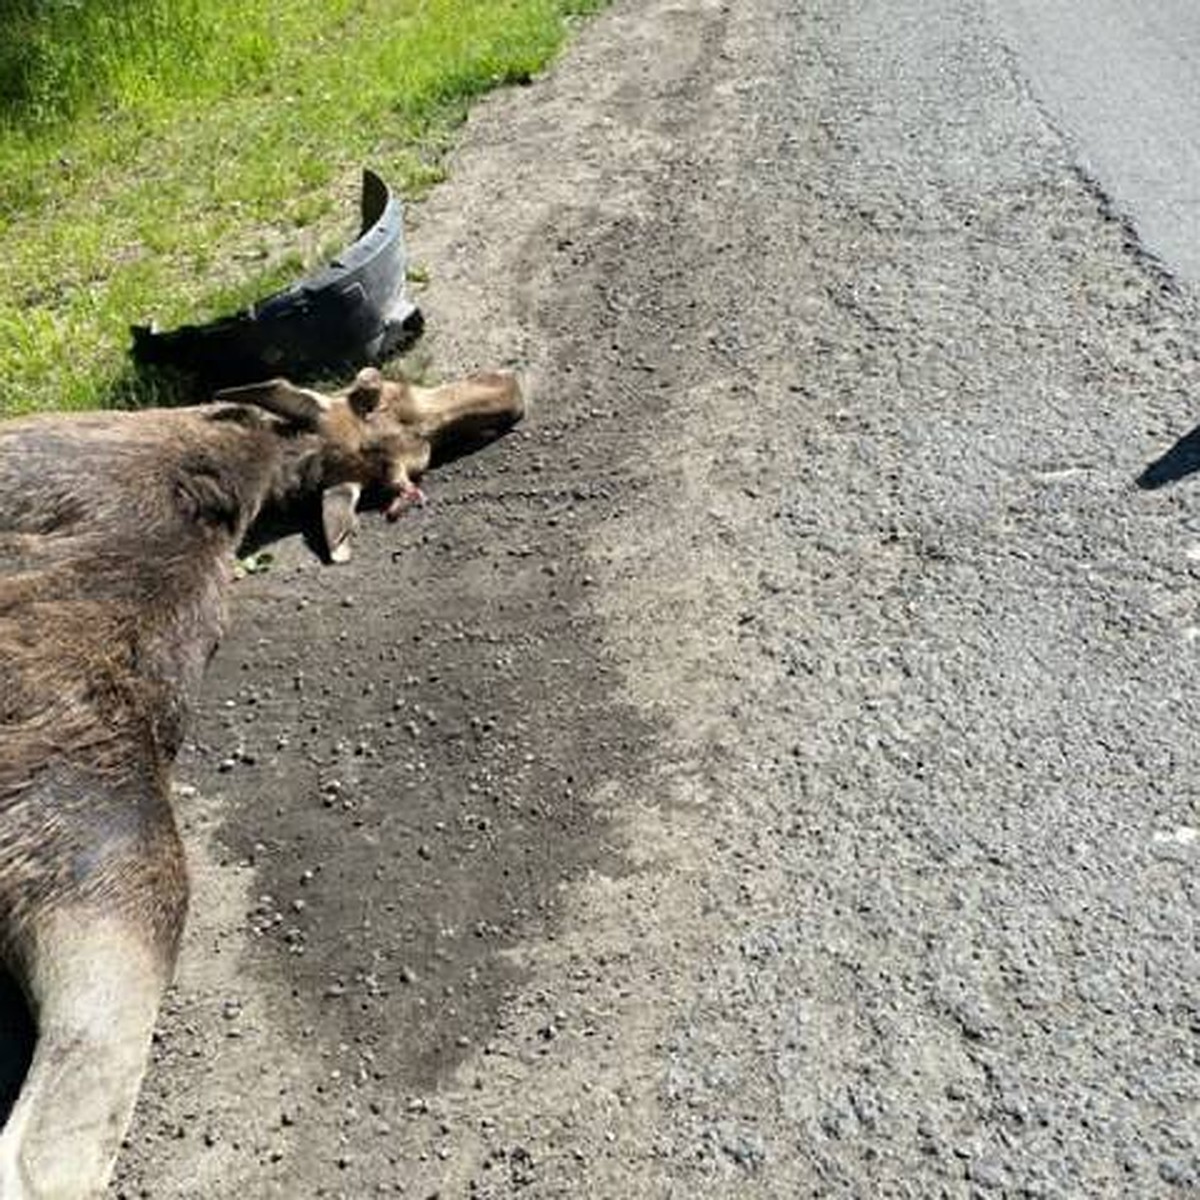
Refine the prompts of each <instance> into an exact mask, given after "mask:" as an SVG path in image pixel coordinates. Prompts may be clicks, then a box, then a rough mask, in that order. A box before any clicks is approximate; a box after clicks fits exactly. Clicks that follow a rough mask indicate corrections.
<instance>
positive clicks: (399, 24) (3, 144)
mask: <svg viewBox="0 0 1200 1200" xmlns="http://www.w3.org/2000/svg"><path fill="white" fill-rule="evenodd" d="M603 3H604V0H287V2H286V3H284V2H281V0H138V2H137V3H133V2H130V0H0V30H3V31H4V34H3V35H2V36H0V264H3V275H2V276H0V280H2V282H0V379H2V380H3V388H2V389H0V415H2V414H11V413H16V412H23V411H29V410H34V409H47V408H57V409H75V408H89V407H97V406H103V405H109V404H114V403H145V402H147V401H148V400H152V399H154V388H153V384H152V383H147V382H146V381H145V380H143V379H141V378H140V377H138V376H137V375H135V374H134V373H133V372H132V371H131V370H130V367H129V363H128V358H127V354H126V351H127V347H128V344H129V335H128V326H129V325H130V324H131V323H135V322H141V321H145V320H147V319H149V318H150V317H156V318H157V319H158V320H159V321H160V323H162V324H164V325H167V326H170V325H173V324H176V323H178V322H180V321H185V320H189V321H190V320H197V319H203V318H206V317H211V316H214V315H216V314H218V313H220V312H223V311H228V309H229V308H230V307H234V306H237V305H239V304H241V303H244V302H245V301H247V300H249V299H252V298H254V297H256V296H261V295H263V294H265V293H266V292H268V291H270V290H271V289H272V288H273V287H276V286H279V285H280V284H282V283H283V282H285V281H288V280H291V279H294V278H296V277H297V276H298V275H299V274H301V273H302V272H303V271H304V270H305V269H307V268H309V267H311V266H313V265H315V264H316V263H318V262H320V261H322V260H323V259H324V258H326V257H327V256H328V254H329V253H331V252H332V250H333V249H335V248H337V247H338V246H340V245H343V244H345V242H346V241H347V240H348V239H349V238H350V237H352V236H353V234H354V232H355V230H354V213H355V212H356V209H357V198H358V197H357V189H358V181H359V172H360V169H361V167H362V166H363V165H370V166H372V167H374V168H375V169H376V170H378V171H380V173H381V174H383V176H384V177H385V178H386V179H388V181H389V182H390V183H392V184H393V186H394V187H398V188H399V189H400V190H401V191H402V192H403V193H405V194H407V195H409V196H415V195H419V194H421V192H423V191H424V190H425V189H427V188H428V187H429V186H430V185H431V184H433V183H435V182H437V181H438V180H439V179H440V178H441V177H442V171H443V168H442V165H441V164H442V160H443V157H444V153H445V151H446V149H447V148H448V146H449V144H450V141H451V139H452V137H453V132H454V129H455V127H456V126H457V124H458V123H459V122H460V121H461V120H462V118H463V116H464V115H465V113H466V110H467V107H468V105H469V103H470V101H471V99H472V98H473V97H475V96H477V95H478V94H480V93H482V92H484V91H486V90H488V89H490V88H493V87H496V86H498V85H502V84H505V83H511V82H515V81H524V80H527V79H528V78H529V77H530V76H531V75H533V74H534V73H535V72H537V71H538V70H539V69H540V68H541V67H543V66H544V65H545V64H546V62H547V61H548V60H549V59H550V58H551V57H552V56H553V55H554V54H555V53H556V52H557V51H558V49H559V48H560V47H561V45H562V43H563V41H564V38H565V37H566V35H567V32H568V29H569V25H570V21H571V19H572V18H574V17H577V16H579V15H582V14H584V13H586V12H590V11H593V10H595V9H597V8H599V7H601V6H602V4H603ZM10 34H15V36H10Z"/></svg>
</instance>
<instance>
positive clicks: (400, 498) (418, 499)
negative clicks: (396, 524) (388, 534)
mask: <svg viewBox="0 0 1200 1200" xmlns="http://www.w3.org/2000/svg"><path fill="white" fill-rule="evenodd" d="M424 503H425V493H424V492H423V491H421V489H420V488H419V487H417V485H416V484H415V483H406V484H405V485H404V488H403V490H402V491H401V492H400V493H399V494H398V495H397V496H396V497H395V498H394V499H393V500H392V502H391V504H389V505H388V506H387V519H388V520H389V521H395V520H396V519H397V518H398V517H400V515H401V514H402V513H403V512H404V510H405V509H406V508H407V507H408V506H409V505H410V504H418V505H421V504H424Z"/></svg>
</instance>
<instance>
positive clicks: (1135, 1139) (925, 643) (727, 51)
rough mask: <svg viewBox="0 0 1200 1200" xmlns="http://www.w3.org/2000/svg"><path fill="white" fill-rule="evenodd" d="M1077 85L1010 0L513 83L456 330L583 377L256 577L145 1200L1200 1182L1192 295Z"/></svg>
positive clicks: (633, 13) (1091, 1187) (197, 857)
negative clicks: (1014, 33)
mask: <svg viewBox="0 0 1200 1200" xmlns="http://www.w3.org/2000/svg"><path fill="white" fill-rule="evenodd" d="M1048 112H1049V110H1048V109H1047V107H1046V105H1045V103H1044V98H1043V97H1041V96H1039V94H1038V93H1037V91H1036V89H1035V88H1034V87H1033V86H1031V84H1030V82H1029V80H1028V78H1027V77H1026V74H1025V72H1024V71H1023V69H1022V66H1021V58H1020V55H1019V53H1017V51H1016V50H1014V49H1013V48H1012V46H1011V45H1010V44H1009V43H1008V42H1007V41H1006V35H1005V34H1004V30H1003V27H1002V26H1000V25H997V24H996V22H995V19H994V11H993V9H992V7H991V5H990V4H988V3H985V2H984V0H859V2H857V3H854V4H846V3H844V2H843V0H803V2H800V0H746V2H744V3H741V2H739V3H730V2H728V0H636V2H634V0H624V2H619V3H617V4H616V5H615V6H614V7H613V8H612V9H611V10H609V11H608V12H606V13H605V14H604V15H602V16H601V17H599V18H598V19H597V20H595V21H594V22H593V23H592V24H590V25H589V26H588V27H587V29H586V30H585V32H584V33H583V34H582V36H581V38H580V39H579V41H578V42H577V44H576V45H575V46H574V48H573V49H572V51H571V53H570V54H569V56H568V57H567V58H566V59H565V60H564V61H563V62H562V63H561V64H560V65H559V66H558V68H557V69H555V70H554V71H553V72H552V73H550V75H549V76H548V77H547V78H545V79H543V80H539V81H537V82H536V83H535V84H534V85H533V86H532V87H530V88H528V89H522V90H520V91H513V92H509V93H506V94H504V95H502V96H499V97H496V98H494V99H493V100H491V101H489V102H488V103H486V104H484V105H483V106H482V107H481V108H480V109H479V110H478V111H477V113H476V115H475V116H474V117H473V118H472V120H471V121H470V123H469V125H468V127H467V129H466V131H465V134H464V141H463V145H462V148H461V150H460V151H459V152H458V154H457V155H456V158H455V161H454V164H453V170H452V177H451V179H450V181H449V182H448V183H447V184H446V185H444V186H443V187H441V188H439V189H438V191H437V193H436V194H435V195H434V196H433V198H432V199H430V200H429V201H428V202H427V203H425V204H424V205H422V206H421V209H420V211H419V212H417V213H416V214H415V217H414V222H413V228H412V229H411V238H410V240H411V244H412V251H413V254H414V256H415V257H417V258H418V259H421V260H423V261H425V262H427V264H428V266H429V268H430V272H431V277H432V284H431V286H430V288H429V289H428V291H427V293H426V294H425V296H424V297H423V306H424V308H425V310H426V314H427V317H428V322H429V329H430V331H431V352H432V354H433V358H434V362H435V363H436V365H437V368H438V369H439V370H440V371H442V372H443V373H445V374H452V373H455V372H457V371H459V370H462V369H466V368H468V367H471V366H475V365H481V366H483V365H486V366H491V365H500V364H504V363H508V364H511V365H514V366H516V367H518V368H519V369H520V370H521V371H522V373H523V376H524V378H525V379H526V381H527V384H528V385H529V388H530V390H531V392H532V395H533V397H534V403H535V409H534V411H533V413H532V414H531V416H530V417H529V419H528V420H527V422H526V423H525V425H524V426H523V427H522V428H521V429H520V430H519V431H518V432H517V433H515V434H514V435H512V436H510V437H509V438H507V439H505V440H504V441H503V442H501V443H499V444H497V445H495V446H493V447H490V448H488V449H487V450H485V451H484V452H482V453H480V454H478V455H475V456H472V457H469V458H464V459H460V460H459V461H457V462H455V463H452V464H448V465H446V466H445V467H443V468H442V469H440V470H439V471H437V472H435V473H434V474H433V475H432V476H431V478H430V480H429V485H430V486H429V491H430V494H431V497H432V503H431V506H430V507H429V508H428V509H426V510H424V511H422V512H419V513H414V514H411V515H410V516H408V517H406V518H405V519H404V520H403V521H402V522H401V523H400V524H399V525H398V526H386V525H385V523H384V522H382V521H381V520H379V519H378V518H375V519H372V518H370V517H368V518H367V519H366V521H365V529H364V533H363V535H362V537H361V538H360V539H359V546H358V550H357V555H356V558H355V561H354V562H353V563H352V564H351V565H349V566H348V567H346V568H344V569H336V570H335V569H330V568H326V567H323V566H321V565H320V564H319V563H317V562H316V561H315V560H314V559H313V557H312V556H311V554H310V553H309V552H308V551H307V550H306V549H305V548H304V547H303V546H302V545H301V544H299V543H297V542H296V541H294V540H293V541H289V542H285V543H283V544H282V546H281V547H280V552H279V553H280V556H279V559H278V561H277V563H276V565H275V566H274V567H273V568H272V569H271V570H270V571H269V572H267V573H266V574H264V575H260V576H255V577H253V578H251V579H248V580H246V581H244V582H243V583H242V584H240V585H239V587H238V589H237V594H236V595H235V598H234V601H235V621H234V629H233V631H232V634H231V636H230V638H229V639H228V641H227V642H226V644H225V646H224V647H223V649H222V651H221V653H220V655H219V656H218V659H217V661H216V663H215V664H214V669H213V672H212V674H211V676H210V680H209V687H208V694H207V701H206V705H205V709H204V712H203V713H202V715H201V719H200V720H199V722H198V723H197V726H196V728H195V731H194V737H193V739H192V741H191V743H190V745H189V747H188V749H187V751H186V753H185V755H184V757H183V760H182V762H181V770H180V779H181V782H182V785H183V786H182V787H181V795H180V800H179V809H180V812H181V814H182V816H183V820H184V824H185V826H186V834H187V839H188V845H189V851H190V854H191V856H192V861H193V866H194V874H195V881H196V883H195V898H194V902H193V910H192V917H191V924H190V927H189V935H188V942H187V946H186V950H185V955H184V961H183V964H182V967H181V971H180V976H179V980H178V983H177V985H176V987H175V988H174V989H173V991H172V993H171V996H170V998H169V1001H168V1004H167V1007H166V1011H165V1013H164V1019H163V1022H162V1029H161V1033H160V1035H159V1040H158V1042H157V1044H156V1048H155V1061H154V1064H153V1066H152V1069H151V1073H150V1076H149V1079H148V1081H147V1085H146V1088H145V1091H144V1094H143V1097H142V1101H141V1104H140V1106H139V1112H138V1117H137V1119H136V1122H135V1127H134V1129H133V1131H132V1133H131V1136H130V1140H129V1146H128V1149H127V1152H126V1153H125V1154H124V1155H123V1157H122V1162H121V1166H120V1169H119V1173H118V1179H117V1180H116V1182H115V1183H114V1186H113V1194H114V1195H118V1196H119V1195H124V1196H128V1197H141V1196H149V1197H155V1198H167V1197H205V1198H209V1197H213V1198H215V1197H222V1196H240V1197H244V1198H246V1200H251V1198H259V1197H271V1198H274V1197H285V1196H287V1197H295V1196H306V1197H307V1196H324V1197H346V1198H351V1197H353V1198H359V1197H365V1196H371V1195H391V1194H396V1195H404V1196H410V1197H420V1198H421V1200H426V1198H428V1197H433V1196H439V1197H443V1198H447V1197H468V1196H470V1197H485V1198H494V1200H500V1198H502V1197H515V1196H521V1197H529V1198H538V1200H541V1198H548V1197H595V1198H597V1200H640V1198H642V1197H648V1198H649V1197H687V1198H688V1200H700V1198H705V1197H800V1196H813V1197H827V1196H828V1197H837V1196H846V1197H883V1196H888V1197H933V1196H949V1197H959V1196H983V1197H990V1196H1015V1197H1096V1196H1137V1197H1156V1196H1164V1197H1167V1196H1169V1197H1175V1196H1183V1195H1188V1194H1196V1192H1197V1189H1200V1157H1198V1153H1200V1151H1198V1144H1197V1138H1198V1137H1200V1120H1198V1115H1197V1114H1198V1100H1200V1064H1198V1061H1197V1055H1198V1050H1200V996H1198V990H1197V988H1198V979H1200V972H1198V967H1200V962H1198V955H1197V920H1196V918H1197V907H1198V900H1200V898H1198V896H1197V873H1196V869H1197V856H1198V855H1200V813H1198V812H1197V791H1196V780H1197V779H1198V778H1200V762H1198V755H1197V750H1196V745H1197V741H1196V737H1195V736H1194V726H1195V719H1194V718H1195V701H1194V697H1195V695H1196V694H1197V683H1198V679H1197V675H1198V658H1197V656H1198V654H1200V618H1198V615H1197V604H1196V586H1197V575H1198V572H1200V513H1198V512H1197V511H1196V503H1195V501H1196V484H1195V479H1194V478H1192V477H1191V472H1192V471H1194V470H1195V468H1196V467H1197V465H1200V454H1197V453H1196V451H1195V449H1194V443H1195V441H1196V438H1192V439H1191V440H1190V441H1189V440H1188V438H1187V437H1186V436H1185V435H1187V434H1188V433H1189V431H1190V430H1191V427H1192V425H1193V423H1194V422H1195V421H1196V419H1197V415H1196V414H1197V413H1198V412H1200V401H1198V399H1197V396H1196V383H1197V350H1198V345H1200V343H1198V339H1197V332H1196V330H1197V326H1196V306H1195V298H1194V293H1193V291H1192V289H1191V287H1190V285H1188V284H1187V283H1185V282H1181V281H1179V280H1177V279H1175V278H1173V277H1172V275H1171V274H1170V272H1169V270H1168V269H1164V267H1163V265H1162V264H1160V263H1158V262H1156V261H1155V260H1154V259H1153V257H1152V256H1151V255H1149V254H1147V252H1146V251H1145V250H1144V248H1143V247H1142V244H1141V243H1140V241H1139V239H1138V234H1137V229H1136V226H1135V225H1134V224H1132V223H1131V222H1130V221H1128V220H1126V219H1125V218H1124V217H1123V216H1122V215H1121V214H1122V210H1121V208H1120V206H1119V205H1118V204H1116V203H1114V201H1113V199H1112V198H1111V197H1110V196H1109V195H1108V194H1107V193H1106V192H1105V190H1104V180H1103V179H1102V178H1099V177H1097V175H1096V174H1095V172H1094V171H1091V170H1088V169H1084V168H1083V167H1081V166H1080V165H1079V164H1078V163H1077V161H1076V158H1075V155H1074V152H1073V148H1072V146H1071V145H1070V144H1069V143H1068V142H1067V141H1065V140H1064V137H1063V135H1062V133H1060V131H1059V127H1058V125H1057V124H1056V122H1055V121H1054V120H1052V119H1051V117H1050V116H1049V115H1048ZM1169 265H1170V264H1169V263H1168V264H1167V266H1168V268H1169ZM1139 479H1140V482H1141V485H1142V486H1138V481H1139Z"/></svg>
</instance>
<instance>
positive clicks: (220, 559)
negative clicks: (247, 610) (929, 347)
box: [0, 369, 523, 1200]
mask: <svg viewBox="0 0 1200 1200" xmlns="http://www.w3.org/2000/svg"><path fill="white" fill-rule="evenodd" d="M522 411H523V405H522V401H521V397H520V393H519V390H518V388H517V385H516V382H515V380H514V379H513V378H512V377H511V376H508V375H501V374H493V375H480V376H474V377H471V378H468V379H465V380H463V381H461V382H458V383H453V384H447V385H445V386H442V387H438V388H428V389H424V388H417V387H412V386H409V385H407V384H403V383H396V382H392V381H389V380H385V379H384V378H383V377H382V376H381V375H380V373H379V372H378V371H375V370H370V369H368V370H365V371H362V372H360V373H359V375H358V377H357V379H356V380H355V382H354V384H353V386H352V387H351V388H350V389H349V390H348V391H346V392H345V393H342V394H338V395H335V396H325V395H322V394H320V393H317V392H314V391H309V390H306V389H303V388H299V387H296V386H294V385H292V384H290V383H288V382H286V381H284V380H273V381H271V382H268V383H262V384H255V385H251V386H249V387H243V388H237V389H232V390H229V391H225V392H222V393H219V394H218V396H217V402H216V403H213V404H210V405H205V406H202V407H196V408H183V409H157V410H150V411H143V412H122V413H112V412H108V413H94V414H84V415H75V416H55V415H49V416H40V417H32V418H25V419H20V420H15V421H11V422H8V423H0V953H2V955H3V961H4V964H5V966H6V967H7V969H8V970H9V971H10V972H11V973H12V975H13V976H14V977H15V978H16V980H17V981H18V982H19V983H20V985H21V987H22V988H23V990H24V992H25V995H26V997H27V999H28V1003H29V1007H30V1011H31V1013H32V1014H33V1017H34V1020H35V1022H36V1026H37V1044H36V1047H35V1049H34V1054H33V1059H32V1062H31V1065H30V1067H29V1070H28V1073H27V1075H26V1077H25V1080H24V1084H23V1086H22V1088H21V1091H20V1093H19V1095H18V1096H17V1099H16V1102H15V1105H14V1107H13V1109H12V1111H11V1113H10V1115H9V1118H8V1121H7V1124H6V1125H5V1127H4V1130H3V1133H2V1134H0V1197H3V1200H84V1198H85V1197H86V1198H91V1197H95V1196H97V1195H99V1194H100V1193H101V1192H102V1191H103V1189H104V1187H105V1184H106V1182H107V1180H108V1178H109V1176H110V1174H111V1171H112V1168H113V1165H114V1160H115V1158H116V1155H117V1150H118V1147H119V1145H120V1142H121V1139H122V1137H123V1136H124V1133H125V1131H126V1128H127V1127H128V1123H129V1119H130V1115H131V1113H132V1109H133V1105H134V1101H135V1099H136V1097H137V1093H138V1089H139V1087H140V1084H141V1080H142V1076H143V1074H144V1071H145V1066H146V1060H147V1053H148V1049H149V1045H150V1037H151V1032H152V1029H153V1026H154V1022H155V1018H156V1015H157V1012H158V1006H159V1001H160V998H161V994H162V991H163V989H164V987H165V986H166V984H167V983H168V982H169V980H170V978H171V974H172V970H173V967H174V962H175V955H176V949H177V946H178V943H179V936H180V930H181V928H182V925H183V919H184V910H185V907H186V903H187V874H186V868H185V864H184V856H183V850H182V847H181V845H180V840H179V835H178V833H177V832H176V827H175V822H174V819H173V817H172V813H171V808H170V802H169V795H170V793H169V774H170V767H171V764H172V761H173V759H174V758H175V755H176V752H177V750H178V748H179V744H180V740H181V737H182V731H183V725H184V719H185V717H186V714H187V712H188V710H189V708H190V707H191V704H192V702H193V701H194V700H195V698H196V694H197V690H198V688H199V685H200V679H201V673H202V671H203V669H204V666H205V663H206V662H207V660H208V659H209V657H210V656H211V654H212V652H213V650H214V649H215V648H216V645H217V642H218V640H219V638H220V636H221V631H222V626H223V623H224V617H225V594H226V589H227V585H228V583H229V581H230V579H231V577H232V571H231V568H232V566H233V556H234V552H235V550H236V548H237V546H238V545H239V543H240V542H241V541H242V539H243V537H244V536H245V534H246V532H247V530H248V528H249V526H250V524H251V523H252V522H253V521H254V520H255V519H256V517H258V515H259V513H260V512H261V511H263V510H264V509H267V508H285V507H287V506H290V505H294V504H296V503H297V502H298V501H301V500H303V499H304V498H306V497H315V496H317V495H320V497H321V509H322V518H323V526H324V532H325V537H326V540H327V543H328V551H329V557H330V558H331V559H332V560H334V561H342V560H344V559H345V558H347V557H348V556H349V539H350V536H351V535H352V533H353V531H354V528H355V523H356V520H357V518H356V516H355V509H356V506H357V503H358V500H359V497H360V494H361V493H362V491H363V489H364V488H366V489H372V490H374V491H376V492H377V493H380V494H382V496H383V497H384V500H385V502H389V501H390V503H389V505H388V515H389V516H395V515H397V513H398V512H399V511H400V510H401V508H402V507H403V505H404V503H405V501H406V500H407V499H411V498H413V497H414V496H416V495H418V494H419V493H417V491H416V480H417V479H418V478H419V476H420V475H421V473H422V472H423V471H424V470H425V468H426V467H427V466H428V465H429V462H430V458H431V455H432V454H434V453H435V452H437V451H438V450H439V447H441V446H442V444H443V443H445V442H447V441H457V440H458V439H462V438H465V439H468V440H469V441H471V442H476V441H478V440H481V439H484V438H487V437H490V436H494V435H496V434H498V433H500V432H502V431H503V430H504V429H505V428H507V427H508V426H510V425H511V424H513V423H514V422H515V421H517V420H518V419H519V418H520V417H521V415H522Z"/></svg>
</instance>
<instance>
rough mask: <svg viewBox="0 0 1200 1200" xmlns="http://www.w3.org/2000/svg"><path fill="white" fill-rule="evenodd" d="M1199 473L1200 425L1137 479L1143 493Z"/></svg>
mask: <svg viewBox="0 0 1200 1200" xmlns="http://www.w3.org/2000/svg"><path fill="white" fill-rule="evenodd" d="M1197 471H1200V425H1197V426H1196V428H1195V429H1193V430H1192V431H1191V432H1190V433H1185V434H1184V435H1183V437H1181V438H1180V439H1179V441H1177V442H1176V443H1175V445H1173V446H1172V447H1171V448H1170V450H1168V451H1167V452H1166V454H1164V455H1162V457H1161V458H1156V459H1155V460H1154V461H1153V462H1152V463H1151V464H1150V465H1149V466H1148V467H1147V468H1146V469H1145V470H1144V471H1143V472H1142V473H1141V474H1140V475H1139V476H1138V477H1137V480H1136V482H1137V485H1138V487H1140V488H1141V489H1142V490H1143V491H1147V492H1150V491H1153V490H1154V489H1155V488H1160V487H1165V486H1166V485H1167V484H1168V483H1178V482H1179V480H1181V479H1186V478H1187V477H1188V476H1189V475H1194V474H1195V473H1196V472H1197Z"/></svg>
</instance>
